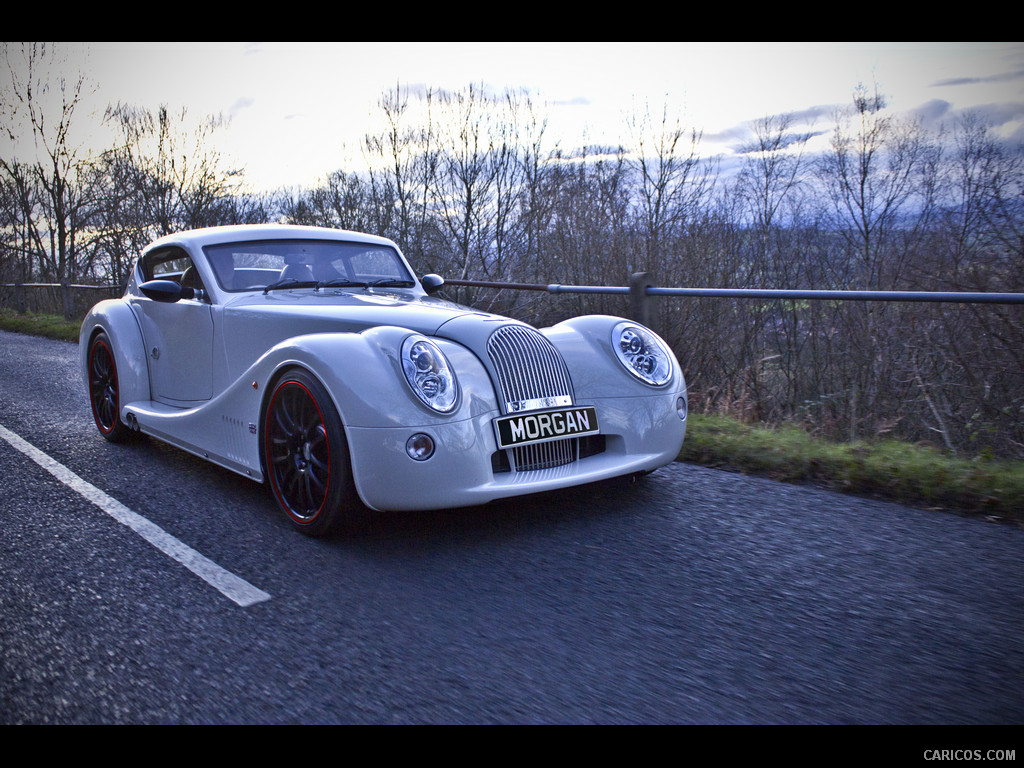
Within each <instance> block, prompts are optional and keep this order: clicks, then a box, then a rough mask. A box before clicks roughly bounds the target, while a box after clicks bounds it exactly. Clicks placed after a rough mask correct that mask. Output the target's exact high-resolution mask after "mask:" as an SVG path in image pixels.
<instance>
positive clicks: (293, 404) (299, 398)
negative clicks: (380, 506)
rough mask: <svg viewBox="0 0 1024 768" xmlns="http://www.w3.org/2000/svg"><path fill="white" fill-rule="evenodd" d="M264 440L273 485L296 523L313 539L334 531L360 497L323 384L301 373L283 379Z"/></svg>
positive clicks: (266, 422)
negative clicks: (357, 493)
mask: <svg viewBox="0 0 1024 768" xmlns="http://www.w3.org/2000/svg"><path fill="white" fill-rule="evenodd" d="M263 436H264V438H263V439H264V459H265V465H266V470H267V476H268V480H269V482H270V487H271V489H272V491H273V494H274V498H275V499H276V500H277V503H278V505H279V506H280V507H281V509H282V510H284V512H285V514H287V516H288V519H289V520H290V521H291V523H292V525H293V526H294V527H295V528H297V529H298V530H299V531H301V532H302V533H304V534H306V535H309V536H322V535H324V534H326V533H330V532H331V531H333V530H334V529H335V528H336V527H337V525H338V523H339V522H340V521H341V520H342V518H343V516H344V515H345V513H346V511H348V510H349V509H351V507H352V506H353V505H354V504H355V503H356V496H355V489H354V486H353V483H352V476H351V469H350V467H351V465H350V463H349V453H348V445H347V443H346V441H345V433H344V430H343V428H342V425H341V419H340V418H339V416H338V414H337V411H336V410H335V408H334V404H333V403H332V402H331V399H330V396H329V395H328V394H327V391H326V390H325V389H324V388H323V385H321V384H320V382H319V381H318V380H317V379H316V378H315V377H313V376H312V375H310V374H308V373H306V372H305V371H302V370H295V371H291V372H289V373H288V374H287V375H285V376H284V377H283V378H282V379H280V380H279V381H278V382H277V384H276V385H275V387H274V390H273V392H272V394H271V396H270V400H269V403H268V405H267V410H266V417H265V420H264V426H263Z"/></svg>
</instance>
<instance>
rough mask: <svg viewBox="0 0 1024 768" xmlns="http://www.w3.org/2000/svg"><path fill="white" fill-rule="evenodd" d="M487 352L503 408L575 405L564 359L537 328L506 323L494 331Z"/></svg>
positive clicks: (505, 411) (523, 408)
mask: <svg viewBox="0 0 1024 768" xmlns="http://www.w3.org/2000/svg"><path fill="white" fill-rule="evenodd" d="M487 354H488V355H489V356H490V358H491V364H492V365H493V366H494V371H495V373H496V374H497V377H498V387H499V394H500V396H501V408H502V412H504V413H517V412H519V411H528V410H533V409H535V408H553V407H556V406H561V405H572V402H573V397H572V383H571V382H570V381H569V371H568V370H567V369H566V367H565V362H564V361H563V360H562V356H561V355H559V354H558V350H556V349H555V348H554V346H553V345H552V344H551V342H550V341H548V340H547V339H546V338H544V336H542V335H541V334H540V333H538V332H537V331H535V330H533V329H532V328H526V327H524V326H521V325H506V326H503V327H502V328H499V329H498V330H497V331H495V332H494V333H493V334H491V338H490V339H489V340H488V342H487Z"/></svg>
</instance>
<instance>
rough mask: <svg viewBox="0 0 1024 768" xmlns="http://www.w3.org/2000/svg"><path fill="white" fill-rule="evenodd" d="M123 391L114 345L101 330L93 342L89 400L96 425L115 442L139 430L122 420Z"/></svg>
mask: <svg viewBox="0 0 1024 768" xmlns="http://www.w3.org/2000/svg"><path fill="white" fill-rule="evenodd" d="M120 392H121V390H120V386H119V382H118V378H117V364H116V362H115V360H114V346H113V344H111V342H110V337H108V336H107V334H105V333H98V334H96V335H95V336H94V337H93V339H92V341H91V342H90V343H89V403H90V404H91V405H92V417H93V420H94V421H95V422H96V428H97V429H99V431H100V434H101V435H103V436H104V437H105V438H107V440H110V441H111V442H113V443H121V442H124V441H126V440H128V439H130V438H131V437H132V436H133V435H134V434H135V433H134V432H132V431H131V430H130V429H129V428H128V427H127V426H126V425H125V424H124V422H122V421H121V396H120Z"/></svg>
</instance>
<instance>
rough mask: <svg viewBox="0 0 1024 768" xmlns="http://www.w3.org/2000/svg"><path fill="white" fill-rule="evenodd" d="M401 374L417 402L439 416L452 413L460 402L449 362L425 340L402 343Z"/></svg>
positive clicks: (411, 338) (456, 383)
mask: <svg viewBox="0 0 1024 768" xmlns="http://www.w3.org/2000/svg"><path fill="white" fill-rule="evenodd" d="M402 370H403V371H405V379H406V381H408V382H409V386H410V387H411V388H412V391H413V392H415V393H416V396H417V397H418V398H419V399H420V401H421V402H422V403H423V404H424V405H426V406H427V407H428V408H430V409H431V410H433V411H437V412H438V413H451V412H452V411H453V410H454V409H455V406H456V404H457V403H458V400H459V382H458V379H456V378H455V371H454V370H453V369H452V367H451V364H450V363H449V362H448V358H446V357H445V356H444V353H443V352H442V351H441V350H440V348H439V347H438V346H437V345H436V344H435V343H434V342H432V341H430V340H429V339H427V338H426V337H424V336H409V337H408V338H406V340H405V341H404V342H402Z"/></svg>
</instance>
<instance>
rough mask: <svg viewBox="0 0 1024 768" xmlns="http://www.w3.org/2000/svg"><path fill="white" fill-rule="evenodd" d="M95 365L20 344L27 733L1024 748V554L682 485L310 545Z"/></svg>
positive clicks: (11, 487)
mask: <svg viewBox="0 0 1024 768" xmlns="http://www.w3.org/2000/svg"><path fill="white" fill-rule="evenodd" d="M77 353H78V348H77V346H76V345H73V344H67V343H62V342H54V341H48V340H43V339H36V338H31V337H27V336H21V335H17V334H10V333H4V332H0V428H2V429H3V431H0V504H2V513H3V516H4V525H3V527H2V529H0V722H2V723H5V724H16V723H40V724H45V723H59V724H73V723H104V724H106V723H272V724H273V723H655V724H659V723H680V724H691V723H724V724H729V723H734V724H746V723H764V724H776V723H797V724H799V723H834V724H845V723H893V724H904V723H906V724H909V723H924V724H1019V723H1021V722H1022V721H1024V695H1022V681H1024V590H1022V585H1024V557H1022V555H1024V530H1020V529H1017V528H1012V527H1009V526H1002V525H996V524H993V523H988V522H985V521H982V520H978V519H968V518H961V517H958V516H956V515H952V514H945V513H936V512H928V511H923V510H917V509H909V508H905V507H901V506H897V505H893V504H887V503H882V502H876V501H872V500H865V499H857V498H848V497H844V496H842V495H838V494H834V493H830V492H825V491H820V490H816V489H808V488H799V487H794V486H787V485H783V484H778V483H774V482H770V481H765V480H761V479H755V478H749V477H743V476H739V475H734V474H729V473H725V472H720V471H715V470H709V469H703V468H698V467H693V466H687V465H681V464H677V465H673V466H671V467H667V468H665V469H662V470H659V471H658V472H656V473H655V474H653V475H651V476H649V477H647V478H644V479H643V480H642V481H640V482H639V483H636V484H629V483H626V482H612V483H602V484H599V485H596V486H591V487H588V488H585V489H582V490H574V491H571V492H562V493H555V494H550V495H543V496H538V497H531V498H528V499H521V500H518V501H513V502H509V503H500V504H493V505H489V506H486V507H479V508H473V509H465V510H455V511H453V510H447V511H438V512H431V513H417V514H405V515H386V516H381V517H380V518H379V519H375V520H372V521H370V522H368V523H367V524H365V525H362V526H360V527H358V528H356V529H354V530H352V531H349V532H347V533H346V534H344V535H341V536H337V537H334V538H331V539H328V540H310V539H307V538H305V537H302V536H300V535H298V534H296V533H294V532H292V531H291V530H290V529H289V527H288V525H287V523H286V521H285V520H284V519H283V518H282V517H281V516H280V515H279V514H278V513H277V512H276V510H275V508H274V506H273V504H272V503H271V500H270V498H269V496H268V495H267V494H266V492H265V491H264V489H263V488H262V487H261V486H258V485H256V484H254V483H252V482H251V481H248V480H246V479H244V478H241V477H238V476H236V475H234V474H232V473H230V472H227V471H226V470H221V469H219V468H217V467H214V466H212V465H209V464H207V463H205V462H202V461H201V460H199V459H195V458H193V457H191V456H189V455H187V454H185V453H183V452H181V451H177V450H175V449H172V448H169V447H166V446H163V445H161V444H159V443H157V442H155V441H152V440H148V439H146V440H142V441H141V442H139V443H137V444H133V445H129V446H115V445H111V444H109V443H107V442H106V441H105V440H103V439H102V438H101V437H100V436H99V434H98V433H97V432H96V431H95V429H94V427H93V425H92V422H91V419H90V415H89V409H88V403H87V401H86V398H85V394H84V388H83V385H82V383H81V380H80V379H81V377H80V374H79V372H78V367H77ZM5 435H6V436H5ZM18 438H20V439H22V440H24V441H25V442H26V443H27V444H29V445H31V446H33V447H34V449H36V450H37V451H38V452H40V453H38V454H36V453H33V452H32V450H31V449H28V448H25V446H24V444H22V443H19V442H18ZM47 457H48V458H47ZM49 460H52V462H56V463H55V464H49V465H48V466H49V467H50V469H49V470H48V469H47V468H46V467H44V466H42V465H41V464H40V461H42V462H43V463H46V462H47V461H49ZM50 470H53V471H50ZM54 473H56V475H55V474H54ZM75 478H77V480H75ZM90 488H92V489H95V491H96V493H93V492H92V491H90V490H89V489H90ZM83 494H84V495H83ZM89 494H92V496H91V497H90V498H91V499H92V500H90V498H87V496H88V495H89ZM124 509H127V510H130V511H131V512H132V513H135V514H136V515H138V516H140V517H139V518H136V519H135V520H136V523H137V522H138V521H139V520H141V521H142V525H141V527H140V526H139V525H136V524H132V525H126V524H123V523H122V522H120V521H119V519H116V518H115V514H117V513H118V510H124ZM149 524H152V525H153V526H156V529H154V530H156V531H157V532H158V534H159V535H157V536H156V537H155V538H154V537H150V538H144V536H143V535H140V532H139V531H140V530H141V531H143V532H145V529H146V526H147V525H149ZM163 537H165V538H163ZM153 541H155V542H156V543H155V544H154V543H151V542H153ZM166 541H171V542H175V544H174V545H173V546H170V547H166V546H164V543H165V542H166ZM175 547H180V548H182V549H185V554H184V555H181V554H180V552H179V554H178V555H177V557H176V556H174V552H175V551H176V550H175ZM169 552H170V554H169ZM197 553H198V554H197ZM199 555H201V556H202V557H203V558H205V559H206V560H204V561H203V562H208V563H211V564H213V566H214V567H215V568H219V569H222V572H223V573H224V574H227V575H228V576H229V577H230V578H231V579H237V580H238V581H240V582H241V583H243V584H245V585H249V586H251V588H252V589H253V590H255V594H257V595H258V596H259V597H258V599H255V600H253V601H250V602H247V601H245V600H242V601H239V600H237V599H236V598H235V597H232V594H235V593H232V592H231V591H230V590H222V589H221V588H220V587H219V586H217V579H216V578H214V579H212V580H211V579H208V578H204V577H202V576H200V575H198V573H197V570H196V569H190V568H189V567H186V564H185V563H189V564H192V565H194V561H195V560H196V559H197V558H198V556H199ZM199 559H201V558H199ZM198 570H199V571H200V572H201V569H198Z"/></svg>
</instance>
